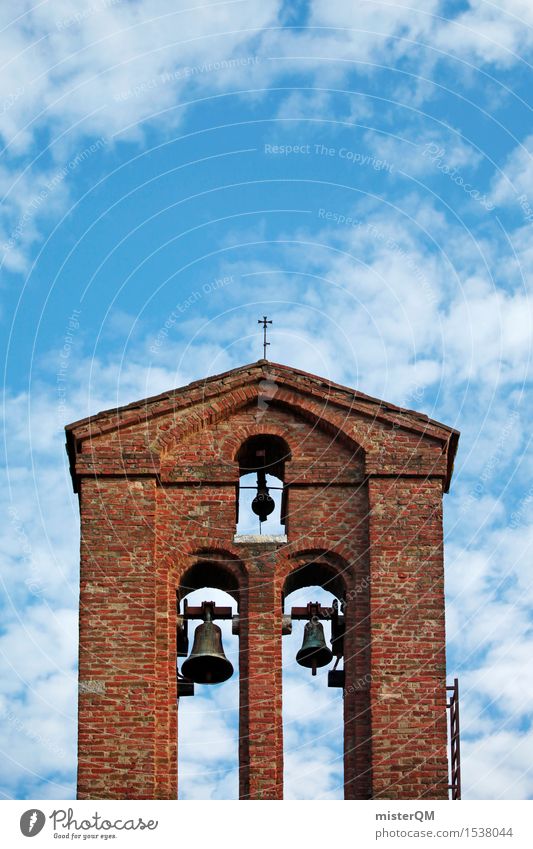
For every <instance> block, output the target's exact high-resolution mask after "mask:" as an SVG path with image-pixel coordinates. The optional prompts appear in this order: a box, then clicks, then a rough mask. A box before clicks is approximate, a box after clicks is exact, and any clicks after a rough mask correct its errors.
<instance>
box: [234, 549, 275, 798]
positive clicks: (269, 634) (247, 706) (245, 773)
mask: <svg viewBox="0 0 533 849" xmlns="http://www.w3.org/2000/svg"><path fill="white" fill-rule="evenodd" d="M250 548H251V547H250ZM268 550H269V551H268ZM250 555H251V557H250V558H247V566H248V569H249V578H248V591H247V593H246V598H245V599H243V604H242V610H243V615H242V617H241V629H240V660H239V664H240V729H239V736H240V745H239V762H240V790H239V795H240V798H241V799H282V798H283V726H282V716H281V686H282V685H281V673H282V668H281V613H282V611H281V603H280V598H279V597H278V593H276V584H275V582H274V579H273V564H274V555H275V546H265V545H261V546H260V547H259V546H257V547H256V546H254V550H253V551H250ZM252 558H253V560H252ZM267 560H268V562H266V561H267Z"/></svg>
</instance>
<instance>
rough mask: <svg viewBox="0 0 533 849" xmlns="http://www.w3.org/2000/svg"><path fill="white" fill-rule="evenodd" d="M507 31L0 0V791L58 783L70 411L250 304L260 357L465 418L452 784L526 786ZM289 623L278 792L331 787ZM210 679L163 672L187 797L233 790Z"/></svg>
mask: <svg viewBox="0 0 533 849" xmlns="http://www.w3.org/2000/svg"><path fill="white" fill-rule="evenodd" d="M355 7H356V8H357V12H356V13H355V11H354V9H355ZM532 46H533V5H532V4H531V2H530V0H496V2H488V0H451V2H445V0H389V2H381V0H361V2H359V3H357V4H354V3H353V0H335V2H332V0H328V1H327V2H326V0H307V2H306V1H305V0H302V2H296V0H292V2H282V0H227V2H224V0H216V2H208V1H207V0H206V2H203V0H187V2H181V0H178V2H176V0H174V2H170V0H150V2H148V0H78V2H76V3H75V4H73V3H72V2H70V0H53V2H52V0H40V2H35V3H31V2H28V0H5V2H3V3H2V4H1V5H0V47H1V55H2V73H1V74H0V141H1V146H2V152H1V157H0V191H1V193H2V196H3V203H2V205H1V208H0V255H1V258H2V260H1V261H2V276H1V286H2V301H1V303H2V306H1V312H0V322H1V330H2V339H3V350H4V358H5V368H4V387H3V388H4V404H3V408H2V409H3V424H4V431H3V433H4V440H3V447H4V457H3V460H4V465H5V476H4V479H3V486H2V488H1V490H0V498H1V502H2V504H1V509H0V512H1V515H2V517H3V522H2V527H3V530H4V534H3V541H2V561H1V575H2V582H3V583H2V589H3V598H2V625H1V630H0V657H1V660H2V669H3V672H2V676H1V685H0V718H1V723H0V725H1V736H0V751H1V752H2V757H1V758H0V762H1V764H2V766H1V767H0V769H1V775H0V785H1V788H2V789H1V792H2V794H3V796H4V797H5V798H73V797H74V794H75V741H76V657H77V596H78V508H77V502H76V499H75V497H74V496H73V495H72V493H71V484H70V479H69V476H68V471H67V465H66V455H65V452H64V435H63V427H64V425H65V423H67V422H69V421H73V420H75V419H79V418H81V417H83V416H86V415H89V414H91V413H95V412H97V411H99V410H101V409H105V408H109V407H110V406H113V405H115V404H117V403H126V402H129V401H132V400H135V399H139V398H142V397H145V396H147V395H153V394H156V393H158V392H160V391H163V390H167V389H170V388H173V387H178V386H181V385H183V384H185V383H187V382H188V381H190V380H193V379H197V378H201V377H203V376H205V375H211V374H216V373H217V372H221V371H224V370H225V369H228V368H232V367H234V366H238V365H241V364H243V363H246V362H250V361H254V360H256V359H258V358H259V357H260V356H261V353H262V347H261V337H260V333H259V332H258V326H257V318H259V317H261V316H262V315H263V314H265V313H267V314H268V315H269V316H271V317H272V318H273V320H274V325H273V330H272V333H271V343H272V344H271V348H270V350H269V356H270V358H271V359H272V360H274V361H277V362H281V363H286V364H288V365H293V366H295V367H299V368H304V369H305V370H308V371H312V372H314V373H316V374H319V375H323V376H325V377H327V378H331V379H332V380H335V381H338V382H341V383H345V384H347V385H349V386H353V387H356V388H358V389H360V390H361V391H364V392H366V393H369V394H371V395H376V396H378V397H382V398H384V399H386V400H388V401H391V402H394V403H396V404H400V405H404V406H407V407H410V408H415V409H418V410H420V411H422V412H425V413H427V414H428V415H430V416H433V417H435V418H437V419H439V420H441V421H444V422H446V423H447V424H449V425H451V426H453V427H456V428H458V429H459V430H460V431H461V434H462V436H461V442H460V449H459V454H458V458H457V463H456V468H455V476H454V480H453V484H452V490H451V493H450V494H449V495H447V496H446V499H445V522H446V580H447V583H446V588H447V602H448V604H447V633H448V646H449V652H448V661H449V667H448V668H449V678H450V679H452V678H453V677H454V676H455V675H458V676H459V677H460V681H461V688H462V703H461V708H462V742H463V787H464V796H465V797H466V798H470V799H500V798H506V799H525V798H533V771H532V769H531V765H532V764H533V728H532V724H531V721H532V716H533V664H531V657H532V656H533V632H532V625H533V617H532V607H533V570H532V568H531V562H532V557H531V549H532V542H533V485H532V483H531V478H532V475H531V471H532V462H531V452H530V451H529V440H530V421H531V409H530V404H529V397H528V389H529V382H530V356H531V317H532V310H531V301H530V299H529V286H528V283H529V278H530V273H531V268H532V265H533V249H532V247H531V245H532V239H531V236H532V226H533V161H532V158H531V151H532V148H533V124H532V122H531V111H530V105H529V102H528V101H530V98H531V90H532V85H531V83H532V72H531V66H530V64H529V62H530V61H531V58H532V49H531V48H532ZM313 594H314V595H315V596H316V597H318V595H317V593H315V592H314V593H313ZM304 595H305V594H304ZM306 600H310V599H309V598H307V597H300V599H298V601H301V602H304V601H306ZM313 600H314V599H313ZM291 601H292V602H293V603H294V602H296V601H297V599H296V598H295V597H294V598H292V599H291ZM299 639H301V634H299V635H298V634H295V635H294V636H293V637H291V638H285V640H286V642H285V658H286V690H285V717H284V720H285V736H286V753H285V755H286V795H287V796H290V797H291V798H315V797H316V798H338V797H340V796H341V785H342V763H341V760H340V759H339V734H340V723H341V707H342V706H341V703H340V702H339V698H338V695H339V694H338V692H336V691H328V690H327V688H326V687H325V686H324V679H323V677H322V678H321V677H320V675H319V676H317V678H316V679H314V680H313V681H312V680H311V679H310V677H309V675H308V673H306V672H304V671H303V670H299V668H298V667H296V666H295V664H294V651H295V650H297V648H298V641H299ZM289 642H290V645H289ZM227 648H228V653H230V654H231V653H233V655H232V656H233V657H234V656H235V655H234V653H235V650H236V646H235V645H234V644H233V642H232V639H231V636H229V635H228V637H227ZM203 689H204V690H206V688H203ZM236 709H237V676H235V677H234V679H233V680H232V681H231V682H229V683H228V684H226V685H221V686H220V687H215V688H212V690H211V692H209V691H207V692H203V693H201V694H199V695H198V696H196V697H195V698H194V699H189V700H183V722H182V731H183V730H184V729H185V730H186V731H187V735H186V742H187V745H185V744H184V745H183V746H182V750H181V755H180V757H181V765H182V781H181V791H180V792H181V794H182V796H183V798H232V797H235V796H236V792H237V791H236V773H235V765H236V764H235V762H236ZM206 729H209V736H208V737H207V736H206V734H207V732H206ZM206 740H208V741H209V745H206ZM312 761H314V763H315V764H316V768H315V769H314V768H313V763H312Z"/></svg>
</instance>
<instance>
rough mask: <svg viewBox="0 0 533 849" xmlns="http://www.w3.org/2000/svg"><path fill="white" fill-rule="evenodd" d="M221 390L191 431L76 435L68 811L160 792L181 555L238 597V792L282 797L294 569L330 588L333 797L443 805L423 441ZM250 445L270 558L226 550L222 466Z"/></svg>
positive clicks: (439, 620) (300, 402)
mask: <svg viewBox="0 0 533 849" xmlns="http://www.w3.org/2000/svg"><path fill="white" fill-rule="evenodd" d="M227 388H228V393H227V395H226V396H224V398H222V399H221V401H220V402H217V403H216V404H213V411H212V414H211V413H210V414H209V416H211V419H209V416H206V413H205V404H204V405H203V406H202V412H201V415H199V414H196V413H194V408H193V410H192V412H191V410H189V409H188V408H187V407H185V408H184V409H180V410H179V411H174V412H168V413H164V414H163V415H159V416H158V417H157V418H154V419H151V418H150V417H148V418H147V420H146V421H145V422H142V421H136V422H132V423H131V424H129V425H128V426H126V427H124V428H123V429H121V430H118V431H117V430H108V431H105V428H104V430H103V432H101V433H98V432H97V431H96V430H95V431H94V432H91V431H90V428H89V430H88V431H87V426H85V425H83V427H81V429H80V435H81V436H82V437H83V435H84V433H85V434H86V433H87V432H89V433H91V438H90V439H86V440H85V441H82V444H81V445H80V451H79V453H78V455H77V461H76V462H77V466H76V471H77V473H78V474H79V475H81V476H82V484H81V522H82V549H81V600H80V687H81V690H82V691H84V692H82V693H81V694H80V707H79V790H78V792H79V796H80V798H176V795H177V767H176V764H177V714H178V711H177V708H176V698H175V697H176V685H175V663H176V661H175V650H176V649H175V597H176V590H177V589H178V588H179V586H180V583H181V581H182V579H183V576H184V575H185V574H186V573H187V572H188V570H189V569H190V568H191V566H193V565H194V564H195V563H197V562H199V561H201V562H204V561H205V562H211V563H213V562H218V563H219V565H220V569H221V574H229V573H231V574H232V575H233V577H234V581H235V585H236V586H237V587H238V588H237V589H236V590H234V594H235V597H236V598H237V600H238V602H239V614H240V617H241V631H240V681H241V684H240V687H241V690H240V723H241V726H240V764H241V768H240V795H241V798H262V799H268V798H282V795H283V741H282V718H281V711H282V676H281V640H282V637H281V613H282V593H283V589H284V586H285V581H286V579H287V576H288V575H289V574H291V573H293V571H294V570H295V569H297V568H298V567H301V566H304V565H305V564H306V563H308V562H310V561H314V562H320V563H323V564H325V565H326V566H327V568H328V569H329V570H330V573H331V574H332V575H333V574H340V575H342V581H343V583H344V589H345V592H346V595H347V610H346V624H347V634H346V644H345V649H346V651H345V670H346V688H345V699H344V712H345V795H346V798H358V799H361V798H423V797H430V798H445V797H446V796H447V792H446V784H447V767H446V724H445V708H444V706H445V701H444V700H445V678H444V676H445V668H444V599H443V567H442V532H441V525H442V516H441V500H442V487H443V478H444V474H445V469H446V456H445V451H444V448H443V444H442V442H439V441H438V440H437V438H436V437H435V436H433V435H431V436H428V437H426V436H424V435H423V434H420V433H416V432H414V431H412V430H408V429H403V428H400V429H399V428H398V427H393V426H391V425H390V424H387V423H386V422H384V421H382V420H378V419H369V418H368V417H366V418H365V416H363V415H362V414H361V412H360V411H359V410H348V412H347V411H346V410H345V409H344V410H342V411H341V410H339V409H338V408H337V407H336V406H335V404H329V406H328V405H327V404H324V403H322V404H320V403H319V400H318V399H317V398H313V397H310V396H309V394H308V393H307V389H306V391H305V392H303V393H298V392H297V391H296V390H295V389H290V388H286V387H285V388H280V389H279V390H278V391H277V393H276V403H271V404H270V406H269V407H268V408H267V409H266V412H265V407H264V405H262V406H259V407H258V406H257V403H256V401H254V398H256V397H257V395H256V394H255V395H254V394H253V393H254V392H255V393H256V391H257V390H256V389H254V387H253V386H252V387H251V388H250V387H247V388H246V390H245V389H242V390H240V389H238V388H235V386H229V387H227ZM230 389H231V392H229V390H230ZM338 395H339V397H340V393H338ZM250 397H251V398H252V400H250ZM191 399H192V394H191ZM200 400H201V399H200ZM191 403H192V401H191ZM232 405H233V406H232ZM246 405H248V406H246ZM232 409H233V410H234V412H233V413H232V412H231V410H232ZM317 417H318V418H317ZM185 421H187V422H188V423H189V424H188V425H187V427H189V431H188V432H187V429H186V427H185V425H184V422H185ZM191 422H194V426H193V425H192V424H191ZM317 422H318V423H317ZM335 428H336V429H337V430H335ZM260 432H263V433H271V434H277V435H281V436H283V437H284V439H285V440H286V441H287V443H288V444H289V446H290V449H291V455H292V459H291V461H290V462H288V463H287V465H286V474H285V481H286V483H288V484H289V486H290V491H289V502H288V508H289V520H288V524H287V528H288V535H289V542H288V544H287V545H281V544H260V545H244V544H242V543H236V542H234V540H233V535H234V533H235V483H236V481H237V480H238V467H237V464H236V462H235V454H236V451H237V449H238V447H239V445H240V444H241V443H242V441H244V439H246V438H247V437H248V436H250V435H253V434H255V433H260ZM335 437H336V438H335ZM176 440H177V441H176ZM354 440H355V441H354ZM357 441H359V442H360V443H361V444H362V445H364V448H365V450H364V451H363V450H362V449H360V450H357ZM384 474H388V475H390V477H383V476H382V475H384ZM210 584H211V585H213V581H210ZM221 587H222V588H225V587H224V586H223V579H222V583H221Z"/></svg>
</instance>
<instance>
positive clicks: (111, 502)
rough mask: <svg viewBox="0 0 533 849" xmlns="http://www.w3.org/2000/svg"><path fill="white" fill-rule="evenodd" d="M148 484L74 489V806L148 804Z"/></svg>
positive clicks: (151, 616) (88, 483)
mask: <svg viewBox="0 0 533 849" xmlns="http://www.w3.org/2000/svg"><path fill="white" fill-rule="evenodd" d="M154 519H155V481H154V480H153V479H146V478H143V479H139V480H129V481H128V480H125V479H113V478H98V479H92V478H87V479H84V480H83V481H82V484H81V577H80V653H79V689H80V695H79V705H78V727H79V736H78V798H80V799H88V798H90V799H152V798H154V797H155V768H156V763H155V729H156V716H155V698H154V681H155V605H156V595H155V576H154V563H153V552H154Z"/></svg>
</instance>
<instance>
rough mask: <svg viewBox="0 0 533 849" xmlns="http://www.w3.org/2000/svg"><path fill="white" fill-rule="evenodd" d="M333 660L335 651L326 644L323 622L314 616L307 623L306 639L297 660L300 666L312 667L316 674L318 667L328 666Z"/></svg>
mask: <svg viewBox="0 0 533 849" xmlns="http://www.w3.org/2000/svg"><path fill="white" fill-rule="evenodd" d="M332 660H333V652H332V651H330V649H328V647H327V645H326V638H325V637H324V628H323V627H322V623H321V622H319V621H318V619H316V617H313V619H311V620H310V621H309V622H306V623H305V629H304V640H303V643H302V648H301V649H300V651H299V652H298V654H297V655H296V662H297V663H299V664H300V666H305V667H306V668H307V669H312V670H313V675H316V670H317V667H319V666H327V665H328V663H331V661H332Z"/></svg>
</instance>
